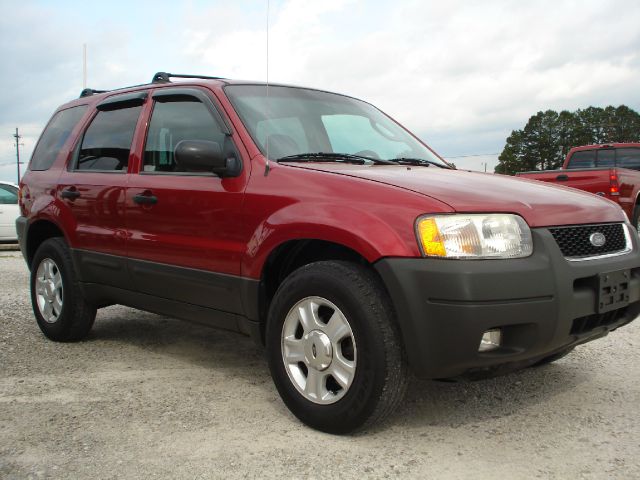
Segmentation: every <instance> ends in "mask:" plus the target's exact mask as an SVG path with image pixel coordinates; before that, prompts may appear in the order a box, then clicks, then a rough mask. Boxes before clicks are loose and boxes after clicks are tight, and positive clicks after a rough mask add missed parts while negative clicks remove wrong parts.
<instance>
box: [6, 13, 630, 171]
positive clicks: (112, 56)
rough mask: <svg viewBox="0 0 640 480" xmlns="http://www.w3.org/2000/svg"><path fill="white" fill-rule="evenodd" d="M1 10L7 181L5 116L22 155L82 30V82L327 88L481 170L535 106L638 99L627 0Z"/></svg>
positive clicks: (71, 89) (67, 75) (72, 75)
mask: <svg viewBox="0 0 640 480" xmlns="http://www.w3.org/2000/svg"><path fill="white" fill-rule="evenodd" d="M0 9H1V10H0V53H1V56H2V58H3V65H2V75H1V76H0V179H1V180H9V181H15V180H16V164H15V162H16V156H15V154H16V151H15V143H14V139H13V137H12V135H13V134H14V133H15V128H16V127H18V128H19V129H20V133H21V134H22V135H23V138H22V139H21V143H22V145H21V147H20V152H21V158H23V159H25V161H28V159H29V158H30V156H31V153H32V151H33V147H34V145H35V142H36V141H37V139H38V137H39V135H40V133H41V132H42V129H43V128H44V126H45V125H46V122H47V121H48V119H49V118H50V116H51V114H52V113H53V111H54V110H55V108H56V107H58V106H59V105H60V104H62V103H65V102H67V101H69V100H71V99H73V98H76V97H77V96H78V95H79V93H80V91H81V90H82V83H83V74H82V52H83V44H86V45H87V70H88V71H87V77H88V81H87V86H89V87H91V88H96V89H111V88H118V87H122V86H126V85H133V84H140V83H146V82H149V81H150V80H151V78H152V76H153V74H154V73H155V72H157V71H169V72H172V73H195V74H203V75H214V76H222V77H228V78H240V79H247V80H260V81H265V80H267V78H268V80H269V81H272V82H279V83H288V84H295V85H303V86H309V87H315V88H321V89H324V90H330V91H335V92H339V93H344V94H348V95H351V96H354V97H358V98H361V99H363V100H366V101H369V102H370V103H373V104H374V105H376V106H378V107H379V108H381V109H382V110H383V111H385V112H386V113H388V114H389V115H391V116H392V117H394V118H395V119H396V120H398V121H399V122H400V123H402V124H403V125H404V126H405V127H407V128H408V129H409V130H411V131H412V132H414V133H415V134H416V135H418V136H419V137H420V138H421V139H423V140H424V141H426V142H427V144H429V145H430V146H431V147H432V148H434V149H435V150H436V151H437V152H438V153H439V154H440V155H442V156H444V157H445V158H450V159H451V161H453V162H454V163H456V165H457V166H458V167H459V168H466V169H472V170H484V169H485V167H486V168H487V169H488V170H489V171H493V168H494V166H495V165H496V163H497V156H498V155H497V154H498V153H499V152H501V151H502V148H503V147H504V143H505V140H506V138H507V137H508V136H509V134H510V133H511V131H512V130H515V129H520V128H522V127H524V125H525V124H526V122H527V120H528V118H529V117H530V116H531V115H533V114H535V113H536V112H538V111H540V110H547V109H554V110H562V109H569V110H575V109H578V108H586V107H588V106H590V105H593V106H601V107H604V106H607V105H615V106H617V105H620V104H625V105H627V106H629V107H631V108H633V109H634V110H637V111H640V88H639V86H640V27H639V26H640V2H639V1H638V0H610V1H596V0H592V1H589V0H581V1H576V0H553V1H547V0H536V1H534V0H530V1H527V2H524V1H520V0H511V1H510V0H483V1H477V2H474V1H470V0H467V1H462V0H460V1H458V0H447V1H446V2H445V1H441V0H440V1H431V0H419V1H413V0H412V1H408V0H407V1H405V0H396V1H382V0H307V1H303V0H270V2H269V3H268V2H267V0H255V1H249V0H235V1H233V2H230V1H225V2H221V1H217V0H209V1H196V0H191V1H180V0H173V1H171V2H168V1H167V2H165V1H144V0H143V1H135V2H133V1H128V2H124V1H119V0H111V1H109V2H86V1H83V2H75V1H65V0H59V1H55V2H54V1H49V2H46V1H28V0H27V1H22V2H13V1H7V0H0ZM267 33H268V35H267ZM267 38H268V42H267ZM25 167H26V165H23V166H22V169H24V168H25Z"/></svg>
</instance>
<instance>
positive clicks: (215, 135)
mask: <svg viewBox="0 0 640 480" xmlns="http://www.w3.org/2000/svg"><path fill="white" fill-rule="evenodd" d="M160 98H161V100H160V99H158V100H156V103H155V105H154V107H153V114H152V115H151V122H150V123H149V131H148V133H147V142H146V145H145V148H144V171H145V172H160V173H161V172H184V171H185V170H184V169H183V168H182V167H180V165H178V164H177V163H176V161H175V156H174V152H175V148H176V145H177V144H178V143H180V142H181V141H182V140H208V141H210V142H216V143H218V144H219V145H220V147H224V146H225V141H226V135H225V133H224V132H223V131H222V130H221V128H220V126H219V125H218V123H217V122H216V121H215V120H214V118H213V116H212V115H211V113H210V112H209V110H208V109H207V107H206V106H205V105H204V104H203V103H202V102H200V101H199V100H198V99H196V98H195V97H188V96H184V95H181V96H178V97H167V98H162V97H160ZM176 98H177V99H178V100H176Z"/></svg>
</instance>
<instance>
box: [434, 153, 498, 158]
mask: <svg viewBox="0 0 640 480" xmlns="http://www.w3.org/2000/svg"><path fill="white" fill-rule="evenodd" d="M490 155H500V153H473V154H470V155H457V156H455V157H444V156H443V157H442V158H469V157H488V156H490Z"/></svg>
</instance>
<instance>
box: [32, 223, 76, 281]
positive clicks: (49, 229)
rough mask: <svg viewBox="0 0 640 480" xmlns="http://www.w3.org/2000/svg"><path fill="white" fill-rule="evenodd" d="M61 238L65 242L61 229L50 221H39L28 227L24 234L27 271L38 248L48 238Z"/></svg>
mask: <svg viewBox="0 0 640 480" xmlns="http://www.w3.org/2000/svg"><path fill="white" fill-rule="evenodd" d="M54 237H62V238H64V239H65V240H66V237H65V235H64V232H63V230H62V228H60V226H59V225H58V224H56V223H55V222H53V221H51V220H48V219H47V220H45V219H40V220H36V221H34V222H33V223H31V224H30V225H29V227H28V228H27V232H26V249H25V260H26V261H27V265H28V266H29V269H31V263H32V261H33V257H34V255H35V253H36V251H37V250H38V247H40V245H42V243H43V242H45V241H46V240H48V239H50V238H54Z"/></svg>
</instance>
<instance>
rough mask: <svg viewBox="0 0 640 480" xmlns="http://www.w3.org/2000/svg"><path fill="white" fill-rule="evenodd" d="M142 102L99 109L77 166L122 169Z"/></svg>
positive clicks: (125, 162)
mask: <svg viewBox="0 0 640 480" xmlns="http://www.w3.org/2000/svg"><path fill="white" fill-rule="evenodd" d="M141 109H142V107H141V106H140V105H137V106H134V107H129V108H121V109H118V110H106V111H99V112H98V114H97V115H96V116H95V118H94V119H93V121H92V122H91V125H89V128H87V131H86V132H85V134H84V138H83V139H82V145H81V146H80V152H79V155H78V160H77V163H76V167H75V168H76V170H91V171H101V172H110V171H123V170H126V169H127V165H128V163H129V150H131V141H132V140H133V133H134V131H135V129H136V123H137V122H138V117H139V116H140V110H141Z"/></svg>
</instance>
